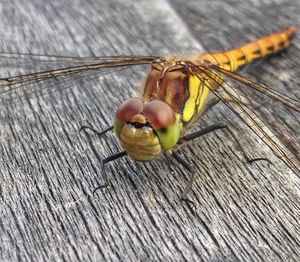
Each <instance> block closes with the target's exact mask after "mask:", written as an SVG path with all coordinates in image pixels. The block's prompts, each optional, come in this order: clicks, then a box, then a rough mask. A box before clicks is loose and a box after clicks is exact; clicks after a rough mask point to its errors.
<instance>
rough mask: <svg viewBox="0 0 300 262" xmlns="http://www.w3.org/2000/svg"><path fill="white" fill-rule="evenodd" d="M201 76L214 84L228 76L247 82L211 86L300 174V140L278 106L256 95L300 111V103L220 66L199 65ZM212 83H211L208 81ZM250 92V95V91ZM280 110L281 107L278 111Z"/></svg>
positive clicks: (220, 97) (278, 155)
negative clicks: (279, 112)
mask: <svg viewBox="0 0 300 262" xmlns="http://www.w3.org/2000/svg"><path fill="white" fill-rule="evenodd" d="M195 67H196V68H197V69H196V72H197V76H198V77H199V78H200V79H203V77H204V78H206V79H207V78H209V79H211V81H212V83H214V84H216V85H217V84H218V83H220V79H223V78H224V76H226V77H228V78H230V79H234V80H237V81H239V82H240V83H243V84H244V85H243V86H245V88H242V87H241V85H239V86H238V88H237V87H234V86H233V85H231V84H229V82H228V81H227V80H226V81H225V82H223V85H221V86H219V87H218V88H215V86H216V85H213V84H212V85H211V86H209V84H208V85H207V87H208V88H209V89H210V90H211V91H212V92H213V93H214V94H215V95H216V96H217V97H218V98H219V99H220V100H221V101H222V102H223V103H224V104H225V105H226V106H227V107H228V108H230V109H231V110H232V111H233V112H234V113H235V114H236V115H237V116H239V117H240V118H241V119H242V120H243V122H244V123H245V124H246V125H247V126H248V127H249V128H250V129H251V130H252V131H253V132H254V133H255V134H256V135H257V136H258V137H259V138H260V139H261V140H262V141H263V142H264V143H265V144H266V145H267V146H268V147H269V148H270V149H271V150H272V151H273V152H274V154H275V155H276V156H277V157H279V158H280V159H281V160H282V161H283V162H284V163H285V164H286V165H287V166H288V167H290V168H291V169H292V170H293V171H294V172H295V173H297V174H300V153H299V150H300V147H299V141H298V139H297V137H295V136H294V135H293V134H291V132H290V129H289V128H287V127H286V126H285V124H283V123H282V121H279V119H280V118H278V117H277V113H276V112H275V108H276V107H275V108H274V103H272V107H269V106H267V105H268V104H267V103H263V104H261V103H260V101H261V100H260V99H259V98H260V96H257V95H256V96H255V95H253V91H256V92H257V91H258V92H260V93H263V94H264V95H266V96H268V97H270V98H272V99H273V100H276V101H278V103H280V104H282V105H284V106H285V107H287V108H290V109H293V110H295V111H297V112H300V106H299V105H300V104H299V102H298V101H296V100H295V99H291V98H289V97H287V96H285V95H283V94H281V93H279V92H277V91H275V90H273V89H270V88H268V87H266V86H265V85H261V84H258V83H255V82H254V81H251V80H249V79H247V78H245V77H243V76H241V75H238V74H236V73H232V72H229V71H226V70H224V69H221V68H219V67H216V66H208V67H203V66H195ZM207 83H208V82H207ZM248 91H249V92H248ZM276 111H277V108H276Z"/></svg>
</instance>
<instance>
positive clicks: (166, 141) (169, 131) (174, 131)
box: [155, 118, 182, 150]
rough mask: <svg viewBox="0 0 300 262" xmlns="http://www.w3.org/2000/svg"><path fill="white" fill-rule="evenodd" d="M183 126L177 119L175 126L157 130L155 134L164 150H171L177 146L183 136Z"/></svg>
mask: <svg viewBox="0 0 300 262" xmlns="http://www.w3.org/2000/svg"><path fill="white" fill-rule="evenodd" d="M181 129H182V124H181V122H180V121H179V120H178V118H177V119H176V122H175V124H174V125H171V126H169V127H165V128H158V129H155V132H156V134H157V136H158V139H159V142H160V144H161V147H162V148H163V149H164V150H168V149H171V148H172V147H173V146H174V145H176V144H177V142H178V140H179V138H180V134H181Z"/></svg>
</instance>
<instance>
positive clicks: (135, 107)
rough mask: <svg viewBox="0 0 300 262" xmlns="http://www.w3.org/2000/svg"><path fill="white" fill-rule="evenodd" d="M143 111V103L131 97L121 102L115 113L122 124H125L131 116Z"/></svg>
mask: <svg viewBox="0 0 300 262" xmlns="http://www.w3.org/2000/svg"><path fill="white" fill-rule="evenodd" d="M142 111H143V101H142V100H141V99H140V98H137V97H133V98H129V99H127V100H126V101H125V102H123V103H122V104H121V105H120V106H119V108H118V110H117V112H116V117H117V118H118V120H119V121H121V122H122V123H123V124H126V123H127V122H128V121H129V120H130V119H131V118H132V117H133V116H135V115H136V114H140V113H142Z"/></svg>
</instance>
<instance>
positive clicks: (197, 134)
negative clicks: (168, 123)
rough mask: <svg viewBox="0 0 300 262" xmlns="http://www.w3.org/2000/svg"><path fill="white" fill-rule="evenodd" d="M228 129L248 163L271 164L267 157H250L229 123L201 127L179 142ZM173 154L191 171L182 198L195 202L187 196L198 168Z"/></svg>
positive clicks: (173, 154)
mask: <svg viewBox="0 0 300 262" xmlns="http://www.w3.org/2000/svg"><path fill="white" fill-rule="evenodd" d="M224 128H225V129H226V130H227V131H228V132H229V133H230V134H231V136H232V137H233V138H234V140H235V142H236V143H237V144H238V146H239V147H240V149H241V151H242V152H243V155H244V157H245V159H246V160H247V162H248V163H250V164H252V163H253V162H255V161H260V160H264V161H267V162H268V163H269V164H270V163H271V161H270V160H269V159H267V158H254V159H250V158H249V157H248V156H247V154H246V153H245V151H244V149H243V147H242V145H241V143H240V142H239V140H238V138H237V137H236V135H235V133H234V132H233V131H232V130H231V128H230V127H228V126H227V125H225V124H221V123H220V124H215V125H211V126H208V127H206V128H204V129H201V130H199V131H196V132H194V133H191V134H187V135H185V136H183V137H181V138H180V140H179V141H178V143H179V144H182V143H184V142H187V141H190V140H193V139H195V138H198V137H200V136H203V135H205V134H208V133H210V132H213V131H215V130H218V129H224ZM172 156H173V157H174V158H175V159H176V160H177V161H178V162H179V163H180V164H181V165H182V166H183V167H184V168H186V169H187V170H188V171H189V174H190V176H191V178H190V180H189V181H188V183H187V185H186V187H185V189H184V190H183V192H182V193H181V196H180V199H181V200H183V201H185V202H189V203H192V204H194V203H193V202H192V201H191V200H189V199H188V198H187V197H186V196H187V194H188V192H189V191H190V190H191V188H192V185H193V182H194V180H195V177H196V170H195V168H194V167H193V166H192V165H191V164H190V163H188V162H187V161H186V160H185V159H183V158H182V157H181V156H180V155H179V154H178V153H177V152H172Z"/></svg>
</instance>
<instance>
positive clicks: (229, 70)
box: [0, 27, 300, 200]
mask: <svg viewBox="0 0 300 262" xmlns="http://www.w3.org/2000/svg"><path fill="white" fill-rule="evenodd" d="M294 33H295V28H294V27H288V28H286V29H285V30H283V31H281V32H278V33H274V34H271V35H269V36H266V37H264V38H261V39H259V40H257V41H253V42H250V43H247V44H245V45H243V46H240V47H238V48H235V49H231V50H228V51H224V52H215V53H203V54H200V55H198V56H194V57H187V58H182V57H165V58H162V57H155V56H115V57H114V56H112V57H86V58H74V57H61V58H62V59H65V60H67V61H70V62H73V63H77V62H85V63H87V64H84V65H78V66H72V67H67V68H62V69H54V70H48V71H40V72H37V73H31V74H23V75H18V76H14V77H7V78H1V79H0V87H1V90H2V93H0V95H1V94H4V93H6V92H9V91H11V90H16V89H18V88H24V87H26V86H27V85H30V84H33V83H36V82H39V81H42V80H45V79H51V78H59V77H62V76H66V75H73V74H76V73H80V72H83V71H95V70H101V69H104V68H119V67H124V66H131V65H137V64H149V65H150V66H151V69H150V72H149V74H148V76H147V78H146V82H145V86H144V91H143V95H142V97H133V98H129V99H128V100H126V101H125V102H123V103H122V104H121V105H120V106H119V108H118V109H117V111H116V114H115V118H114V124H113V126H111V127H109V128H107V129H106V130H104V131H102V132H99V131H97V130H95V129H93V128H92V127H90V126H83V127H81V129H80V130H90V131H93V132H95V133H96V134H98V135H100V136H102V135H104V134H105V133H106V132H108V131H111V130H114V132H115V134H116V136H117V137H118V139H119V140H120V143H121V146H122V148H123V149H124V151H122V152H119V153H117V154H115V155H111V156H109V157H107V158H105V159H103V161H102V174H103V178H104V184H103V185H101V186H100V187H98V188H97V189H99V188H103V187H107V186H108V184H109V183H108V178H107V175H106V172H105V164H107V163H109V162H111V161H113V160H115V159H117V158H120V157H123V156H125V155H128V156H130V157H131V158H132V159H134V160H136V161H150V160H153V159H156V158H158V157H160V155H161V154H162V153H167V154H169V155H171V156H173V157H174V158H175V159H176V160H177V161H178V162H179V163H180V164H182V165H183V166H184V167H185V168H186V170H187V171H188V172H189V174H190V175H191V178H190V180H189V181H188V183H187V185H186V187H185V189H184V190H183V192H182V194H181V199H182V200H187V193H188V192H189V190H190V189H191V187H192V184H193V181H194V179H195V175H196V170H195V169H194V168H193V166H192V165H190V164H189V163H188V162H187V161H186V160H185V159H183V158H182V157H181V156H180V155H179V154H178V153H177V152H176V151H175V150H174V148H175V147H176V145H178V144H182V143H184V142H186V141H190V140H193V139H196V138H197V137H200V136H202V135H204V134H206V133H209V132H212V131H214V130H217V129H223V128H226V129H227V130H228V131H229V133H230V134H231V135H232V136H233V138H234V139H235V140H236V142H237V143H238V145H239V146H241V145H240V143H239V141H238V139H237V137H236V136H235V134H234V132H233V131H232V129H231V128H229V127H228V126H226V125H224V124H215V125H213V126H209V127H207V128H205V129H202V130H200V131H196V132H194V133H189V134H188V133H187V132H188V130H189V128H190V127H191V126H192V124H193V123H194V122H195V121H196V120H197V119H198V118H199V117H201V116H202V115H203V114H204V113H205V112H206V111H207V110H208V109H210V108H211V107H212V106H213V105H215V104H216V103H217V102H218V101H222V102H223V103H224V104H225V105H226V106H227V107H228V108H229V109H231V110H232V111H233V112H234V113H235V114H237V115H238V116H239V117H240V118H241V119H242V120H243V121H244V123H245V124H246V125H247V126H248V127H249V128H250V129H251V130H252V131H253V132H254V133H255V134H256V135H257V136H258V137H259V138H260V139H261V140H262V141H263V142H264V143H265V144H266V145H267V146H269V148H270V149H271V150H272V151H273V152H274V154H275V155H277V157H279V158H280V159H281V160H282V161H283V162H284V163H285V164H286V165H287V166H288V167H289V168H291V169H292V170H293V171H294V172H296V173H300V160H299V159H300V157H299V151H298V150H299V148H298V146H297V144H296V139H294V138H293V137H292V136H291V135H289V133H288V132H286V129H285V127H284V126H283V125H282V124H280V123H279V122H277V121H276V119H275V120H274V117H273V114H272V113H270V112H269V111H268V110H267V108H260V109H262V110H263V111H264V117H265V118H268V119H269V121H273V123H274V125H275V126H276V132H277V133H279V134H280V135H278V134H277V135H276V134H275V133H274V132H273V131H272V130H271V129H270V128H269V127H268V125H267V124H265V119H262V118H261V117H260V116H259V114H258V113H257V112H256V111H255V107H257V106H258V103H257V101H255V99H254V98H252V97H250V96H249V95H247V92H246V90H251V91H255V92H258V93H261V94H263V95H265V96H267V97H270V98H272V99H273V100H274V101H277V102H278V103H280V104H282V105H284V106H286V107H288V108H290V109H292V110H295V111H298V112H300V103H299V102H298V101H296V100H295V99H292V98H289V97H288V96H286V95H283V94H281V93H279V92H277V91H275V90H273V89H271V88H268V87H267V86H265V85H262V84H258V83H256V82H254V81H252V80H250V79H248V78H245V77H243V76H241V75H239V74H237V73H235V71H237V70H238V69H239V68H240V67H241V66H244V65H245V64H248V63H250V62H251V61H253V60H256V59H258V58H261V57H265V56H267V55H270V54H274V53H277V52H279V51H281V50H283V49H285V48H287V47H288V46H289V45H290V44H291V40H292V37H293V35H294ZM2 55H3V56H8V57H10V56H14V55H13V54H8V53H6V54H2ZM19 56H20V57H23V58H24V59H26V58H27V56H28V57H29V55H27V54H19ZM42 57H43V56H39V55H36V56H35V59H37V60H38V59H39V58H41V59H42ZM53 57H54V56H53ZM48 58H49V57H48ZM50 58H51V56H50ZM54 58H55V57H54ZM227 79H232V80H235V81H236V82H238V83H240V84H243V86H244V89H245V90H243V89H242V88H238V87H234V86H232V85H231V84H229V83H228V82H227ZM242 152H243V153H244V155H245V157H246V159H247V161H248V162H253V161H257V160H266V159H264V158H257V159H250V158H249V157H248V156H247V154H246V153H245V152H244V151H243V149H242Z"/></svg>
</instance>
